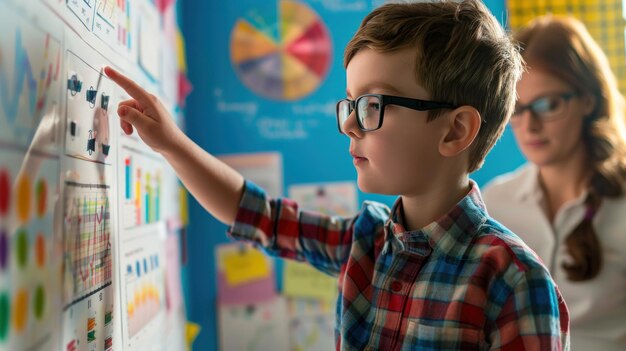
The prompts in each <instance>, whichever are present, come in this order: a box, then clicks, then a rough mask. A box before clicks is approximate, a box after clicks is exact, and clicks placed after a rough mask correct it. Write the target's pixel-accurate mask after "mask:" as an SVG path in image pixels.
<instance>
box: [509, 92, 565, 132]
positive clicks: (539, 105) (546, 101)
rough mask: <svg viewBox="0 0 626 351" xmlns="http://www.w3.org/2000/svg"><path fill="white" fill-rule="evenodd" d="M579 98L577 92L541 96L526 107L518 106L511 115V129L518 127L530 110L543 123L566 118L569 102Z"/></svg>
mask: <svg viewBox="0 0 626 351" xmlns="http://www.w3.org/2000/svg"><path fill="white" fill-rule="evenodd" d="M576 96H578V93H575V92H565V93H554V94H548V95H545V96H541V97H539V98H537V99H535V100H533V101H532V102H531V103H529V104H526V105H516V106H515V111H513V115H511V120H510V124H511V127H517V126H518V125H519V124H520V123H521V119H522V118H521V117H522V116H523V114H524V111H526V110H529V111H530V112H531V114H532V116H534V117H535V118H537V119H538V120H540V121H542V122H551V121H555V120H558V119H560V118H563V117H565V116H566V114H565V108H566V107H567V102H568V101H569V100H571V99H572V98H574V97H576Z"/></svg>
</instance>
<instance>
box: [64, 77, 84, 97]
mask: <svg viewBox="0 0 626 351" xmlns="http://www.w3.org/2000/svg"><path fill="white" fill-rule="evenodd" d="M82 88H83V82H81V81H80V80H78V76H77V75H76V74H72V76H71V77H70V79H68V80H67V89H68V90H69V91H70V94H71V95H72V96H75V95H76V94H78V93H80V91H81V89H82Z"/></svg>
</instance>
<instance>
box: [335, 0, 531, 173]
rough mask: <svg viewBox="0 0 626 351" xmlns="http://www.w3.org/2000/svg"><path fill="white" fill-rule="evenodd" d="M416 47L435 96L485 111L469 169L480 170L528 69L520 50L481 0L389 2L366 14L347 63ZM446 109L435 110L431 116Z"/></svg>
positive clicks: (419, 72)
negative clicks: (370, 53)
mask: <svg viewBox="0 0 626 351" xmlns="http://www.w3.org/2000/svg"><path fill="white" fill-rule="evenodd" d="M410 47H413V48H414V49H415V51H416V52H417V60H416V62H415V66H414V69H415V72H414V73H415V77H416V80H417V82H418V83H419V84H420V85H422V86H423V87H424V88H426V90H427V91H429V92H430V93H431V94H432V96H431V97H430V98H431V99H433V100H436V101H449V102H452V103H454V104H456V105H458V106H460V105H470V106H473V107H474V108H476V109H477V110H478V112H480V115H481V118H482V120H483V123H482V125H481V128H480V131H479V132H478V135H477V137H476V140H475V141H474V145H472V147H471V149H470V156H469V164H468V172H473V171H475V170H477V169H478V168H480V167H481V166H482V163H483V161H484V159H485V156H486V155H487V153H488V152H489V150H491V148H492V147H493V145H494V144H495V142H496V141H497V140H498V138H499V137H500V135H501V134H502V132H503V131H504V128H505V126H506V123H507V122H508V119H509V117H510V115H511V113H512V112H513V108H514V106H515V99H516V93H515V84H516V82H517V81H518V79H519V78H520V75H521V72H522V60H521V57H520V54H519V51H518V49H517V48H516V47H515V45H513V43H512V42H511V41H510V39H509V37H508V36H507V34H506V32H505V31H504V30H503V28H502V27H501V26H500V24H499V23H498V21H497V20H496V19H495V18H494V17H493V16H492V15H491V13H490V12H489V10H488V9H487V8H486V7H485V6H484V5H483V4H482V3H481V2H480V1H469V0H468V1H462V2H460V3H456V2H437V3H403V4H387V5H383V6H381V7H379V8H377V9H375V10H374V11H372V12H371V13H370V14H369V15H367V17H365V19H363V22H362V23H361V26H360V27H359V29H358V31H357V32H356V34H355V35H354V37H353V38H352V39H351V40H350V42H349V43H348V45H347V46H346V50H345V54H344V65H345V66H347V65H348V63H349V62H350V60H352V58H353V57H354V55H356V53H357V52H358V51H359V50H361V49H363V48H371V49H373V50H376V51H377V52H382V53H388V52H394V51H397V50H401V49H405V48H410ZM440 114H441V110H434V111H431V112H430V115H429V120H432V119H434V118H436V117H437V116H438V115H440Z"/></svg>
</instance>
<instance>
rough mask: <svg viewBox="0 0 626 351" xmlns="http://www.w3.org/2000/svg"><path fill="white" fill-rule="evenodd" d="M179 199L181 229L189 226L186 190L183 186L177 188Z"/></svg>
mask: <svg viewBox="0 0 626 351" xmlns="http://www.w3.org/2000/svg"><path fill="white" fill-rule="evenodd" d="M178 190H179V193H178V196H179V199H180V221H181V222H182V224H183V227H186V226H187V225H189V205H188V201H189V200H188V198H187V189H185V187H184V186H182V185H181V186H179V188H178Z"/></svg>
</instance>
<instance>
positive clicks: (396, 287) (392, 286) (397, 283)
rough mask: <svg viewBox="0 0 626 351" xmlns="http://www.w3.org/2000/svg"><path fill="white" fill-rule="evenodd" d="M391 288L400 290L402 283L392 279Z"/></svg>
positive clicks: (396, 290)
mask: <svg viewBox="0 0 626 351" xmlns="http://www.w3.org/2000/svg"><path fill="white" fill-rule="evenodd" d="M391 290H393V291H395V292H398V291H400V290H402V283H400V282H399V281H397V280H396V281H394V282H392V283H391Z"/></svg>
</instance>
